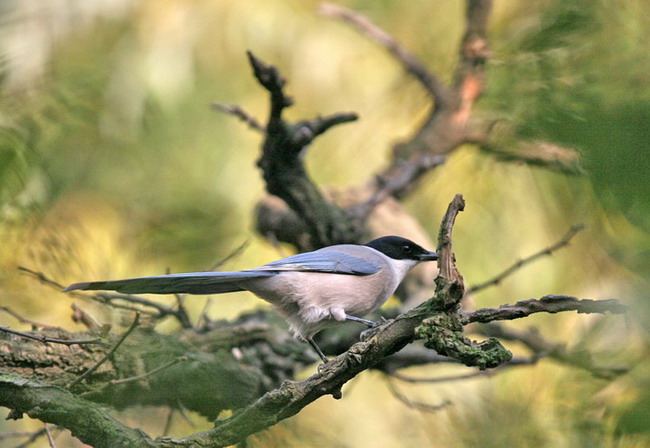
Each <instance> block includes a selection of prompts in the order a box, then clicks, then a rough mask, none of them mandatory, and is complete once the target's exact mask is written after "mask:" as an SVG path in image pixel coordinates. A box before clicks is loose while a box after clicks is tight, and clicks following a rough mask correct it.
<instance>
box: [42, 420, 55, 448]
mask: <svg viewBox="0 0 650 448" xmlns="http://www.w3.org/2000/svg"><path fill="white" fill-rule="evenodd" d="M43 429H45V435H46V436H47V443H49V445H50V448H56V443H55V442H54V437H52V433H51V432H50V427H49V426H47V423H46V424H45V425H44V428H43Z"/></svg>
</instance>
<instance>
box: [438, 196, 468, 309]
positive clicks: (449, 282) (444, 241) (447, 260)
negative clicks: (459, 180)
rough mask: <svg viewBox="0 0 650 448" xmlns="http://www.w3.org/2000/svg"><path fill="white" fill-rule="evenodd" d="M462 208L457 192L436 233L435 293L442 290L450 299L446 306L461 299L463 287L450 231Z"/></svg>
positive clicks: (461, 197) (454, 303) (462, 204)
mask: <svg viewBox="0 0 650 448" xmlns="http://www.w3.org/2000/svg"><path fill="white" fill-rule="evenodd" d="M464 209H465V200H464V199H463V196H462V195H460V194H457V195H456V196H455V197H454V199H453V200H452V201H451V203H450V204H449V207H448V208H447V212H446V213H445V216H444V217H443V219H442V224H441V225H440V232H439V234H438V249H437V250H438V256H439V258H438V269H439V270H440V273H439V275H438V278H437V279H436V293H441V292H444V295H445V296H446V297H447V298H448V300H450V302H449V303H445V304H444V305H445V307H447V308H449V307H452V306H454V305H456V304H457V303H458V301H460V299H462V297H463V293H464V288H465V287H464V285H463V277H462V275H460V272H458V269H456V259H455V255H454V253H453V251H452V247H451V233H452V229H453V226H454V222H455V221H456V216H458V213H460V212H461V211H463V210H464ZM443 289H444V290H445V291H443Z"/></svg>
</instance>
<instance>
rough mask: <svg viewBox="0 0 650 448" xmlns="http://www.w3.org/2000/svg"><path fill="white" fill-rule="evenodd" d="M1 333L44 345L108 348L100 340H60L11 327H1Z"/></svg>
mask: <svg viewBox="0 0 650 448" xmlns="http://www.w3.org/2000/svg"><path fill="white" fill-rule="evenodd" d="M0 331H4V332H5V333H11V334H15V335H16V336H20V337H23V338H28V339H33V340H35V341H38V342H42V343H43V344H48V343H52V344H62V345H67V346H70V345H88V344H97V345H103V346H108V344H107V343H105V342H104V341H102V340H101V339H99V338H95V339H60V338H52V337H49V336H45V335H42V334H35V333H28V332H26V331H19V330H12V329H11V328H9V327H5V326H0Z"/></svg>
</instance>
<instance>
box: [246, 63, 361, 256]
mask: <svg viewBox="0 0 650 448" xmlns="http://www.w3.org/2000/svg"><path fill="white" fill-rule="evenodd" d="M248 58H249V61H250V63H251V66H252V67H253V73H254V75H255V78H257V80H258V81H259V83H260V84H261V85H262V86H263V87H264V88H265V89H266V90H267V91H268V92H269V94H270V98H271V101H270V102H271V105H270V113H269V119H268V123H267V125H266V138H265V140H264V144H263V146H262V156H261V157H260V159H259V161H258V162H257V164H258V166H259V167H260V168H261V169H262V173H263V176H264V180H265V182H266V189H267V191H268V192H269V193H270V194H272V195H275V196H278V197H279V198H281V199H282V200H283V201H285V202H286V203H287V204H288V205H289V206H290V207H291V208H292V209H293V210H294V211H295V212H296V213H297V215H298V216H299V217H300V219H301V220H303V221H304V222H305V224H306V225H307V229H308V233H309V235H310V236H311V245H312V246H313V247H323V246H327V245H331V244H337V243H348V242H356V241H357V240H358V239H359V229H357V228H356V227H355V225H354V224H353V223H352V221H351V220H350V218H349V217H348V216H347V215H346V214H345V213H344V212H343V210H341V209H340V208H338V207H337V206H335V205H334V204H331V203H330V202H328V201H327V200H326V199H325V198H324V197H323V194H322V193H321V192H320V190H319V189H318V188H317V187H316V185H315V184H314V183H313V182H312V181H311V179H310V178H309V176H308V174H307V171H306V169H305V166H304V163H303V159H302V153H303V152H304V150H305V148H306V147H307V145H309V144H310V143H311V142H312V141H313V140H314V139H315V138H316V137H317V136H319V135H320V134H322V133H324V132H325V131H327V130H328V129H330V128H331V127H333V126H336V125H338V124H342V123H348V122H350V121H354V120H356V119H357V115H356V114H351V113H344V114H334V115H330V116H328V117H323V118H321V117H318V118H316V119H314V120H310V121H300V122H297V123H288V122H287V121H285V120H284V119H283V118H282V112H283V110H284V109H285V108H287V107H289V106H291V105H292V104H293V100H292V99H291V98H290V97H288V96H287V95H286V94H285V93H284V85H285V80H284V79H283V78H282V76H281V75H280V73H279V71H278V69H277V68H276V67H274V66H272V65H267V64H265V63H263V62H262V61H261V60H260V59H258V58H257V57H255V56H254V55H253V54H252V53H250V52H249V53H248Z"/></svg>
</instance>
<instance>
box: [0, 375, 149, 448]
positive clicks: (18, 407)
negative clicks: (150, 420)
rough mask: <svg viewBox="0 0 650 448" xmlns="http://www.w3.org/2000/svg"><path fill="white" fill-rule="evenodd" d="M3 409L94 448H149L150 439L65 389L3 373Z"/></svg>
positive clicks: (0, 395) (0, 388)
mask: <svg viewBox="0 0 650 448" xmlns="http://www.w3.org/2000/svg"><path fill="white" fill-rule="evenodd" d="M0 391H2V393H0V406H4V407H8V408H10V409H12V410H14V411H15V412H17V413H25V414H27V415H29V416H30V417H32V418H35V419H38V420H41V421H43V422H49V423H54V424H56V425H60V426H62V427H64V428H67V429H69V430H70V431H71V432H72V435H74V436H75V437H77V438H78V439H79V440H81V441H82V442H84V443H87V444H88V445H91V446H93V447H95V448H103V447H106V448H114V447H116V446H123V447H150V446H151V445H150V444H149V443H148V440H147V437H146V436H144V435H143V434H142V433H141V432H140V431H138V430H136V429H131V428H129V427H127V426H125V425H124V424H123V423H121V422H119V421H118V420H116V419H115V418H113V417H112V416H111V415H110V414H109V413H108V412H106V410H105V409H104V408H103V407H102V406H100V405H98V404H95V403H93V402H90V401H87V400H84V399H82V398H78V397H76V396H75V395H73V394H72V393H71V392H69V391H67V390H65V389H63V388H62V387H58V386H52V385H49V384H44V383H41V382H39V381H36V380H27V379H25V378H22V377H19V376H16V375H12V374H8V373H3V372H0Z"/></svg>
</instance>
